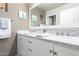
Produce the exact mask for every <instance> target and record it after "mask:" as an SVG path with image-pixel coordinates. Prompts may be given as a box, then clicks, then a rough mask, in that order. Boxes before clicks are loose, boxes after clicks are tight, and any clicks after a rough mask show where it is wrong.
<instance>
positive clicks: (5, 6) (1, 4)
mask: <svg viewBox="0 0 79 59" xmlns="http://www.w3.org/2000/svg"><path fill="white" fill-rule="evenodd" d="M7 7H8V6H7V3H0V9H1V10H5V11H8V10H7Z"/></svg>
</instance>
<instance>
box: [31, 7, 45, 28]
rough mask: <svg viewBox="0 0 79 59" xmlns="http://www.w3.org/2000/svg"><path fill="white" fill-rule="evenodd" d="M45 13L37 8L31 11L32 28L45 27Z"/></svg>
mask: <svg viewBox="0 0 79 59" xmlns="http://www.w3.org/2000/svg"><path fill="white" fill-rule="evenodd" d="M45 24H46V21H45V11H43V10H41V9H39V8H38V6H37V7H35V8H33V9H32V10H31V26H32V27H38V26H45Z"/></svg>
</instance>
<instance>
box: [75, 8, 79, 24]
mask: <svg viewBox="0 0 79 59" xmlns="http://www.w3.org/2000/svg"><path fill="white" fill-rule="evenodd" d="M74 13H75V23H76V24H78V23H79V7H75V8H74Z"/></svg>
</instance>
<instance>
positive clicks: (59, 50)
mask: <svg viewBox="0 0 79 59" xmlns="http://www.w3.org/2000/svg"><path fill="white" fill-rule="evenodd" d="M54 56H79V51H76V50H73V49H70V48H67V47H63V46H60V45H56V44H54Z"/></svg>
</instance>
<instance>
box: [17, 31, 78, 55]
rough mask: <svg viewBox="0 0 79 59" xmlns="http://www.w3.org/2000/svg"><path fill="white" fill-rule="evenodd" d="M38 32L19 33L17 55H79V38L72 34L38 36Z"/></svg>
mask: <svg viewBox="0 0 79 59" xmlns="http://www.w3.org/2000/svg"><path fill="white" fill-rule="evenodd" d="M36 35H38V34H35V33H33V34H28V35H27V34H25V33H20V32H18V33H17V55H19V56H79V41H78V40H79V38H78V37H71V36H69V37H68V36H58V35H51V34H47V36H46V35H45V36H42V37H40V36H36Z"/></svg>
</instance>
